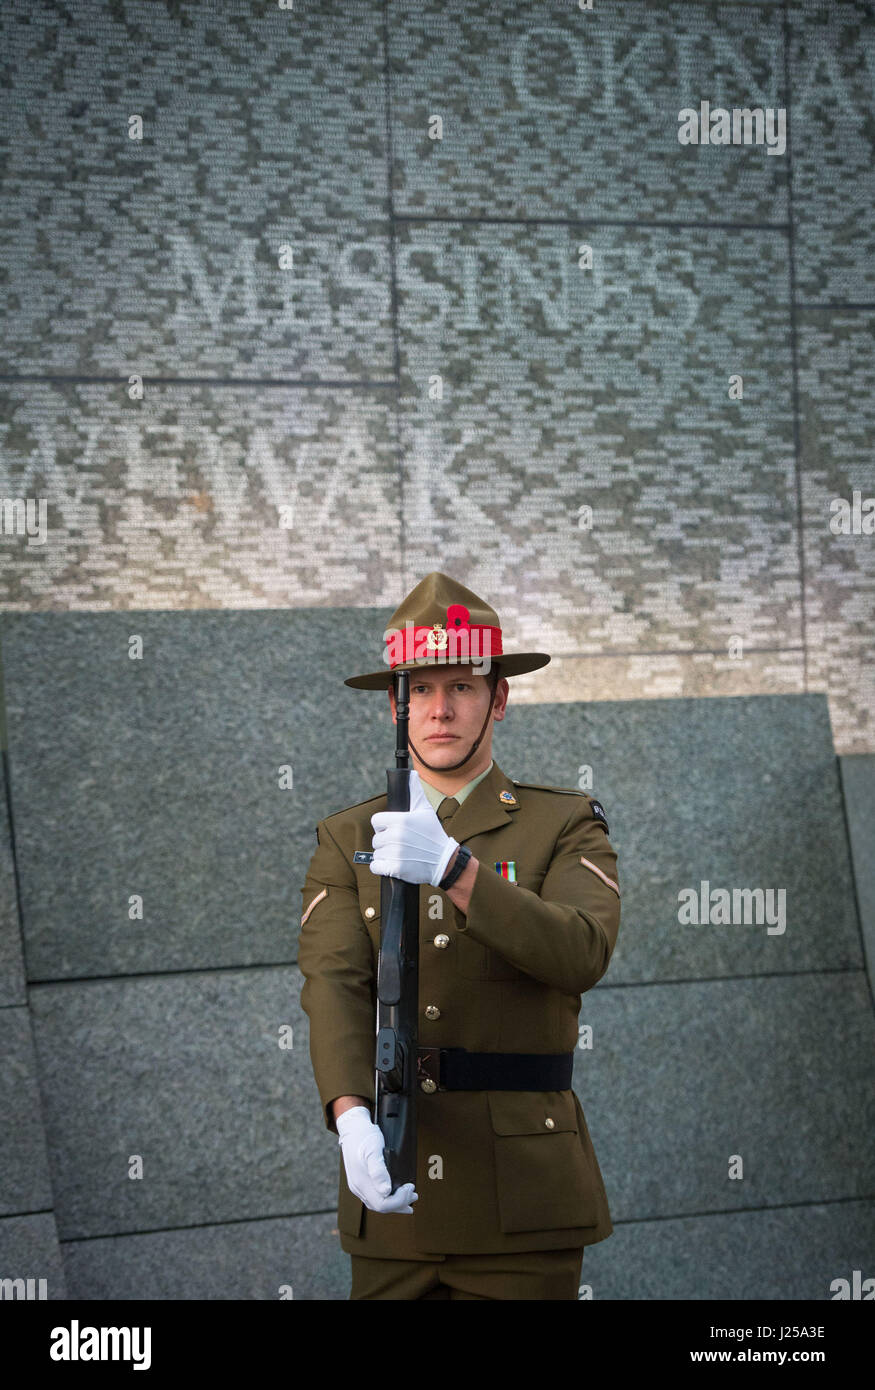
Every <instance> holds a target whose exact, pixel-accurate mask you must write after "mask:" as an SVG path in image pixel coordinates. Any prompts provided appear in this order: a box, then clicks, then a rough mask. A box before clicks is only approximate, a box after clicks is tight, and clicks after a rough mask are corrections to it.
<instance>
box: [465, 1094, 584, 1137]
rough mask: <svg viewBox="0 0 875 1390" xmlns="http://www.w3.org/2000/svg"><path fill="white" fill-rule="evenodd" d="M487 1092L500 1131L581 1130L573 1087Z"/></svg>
mask: <svg viewBox="0 0 875 1390" xmlns="http://www.w3.org/2000/svg"><path fill="white" fill-rule="evenodd" d="M486 1095H487V1098H488V1100H489V1113H490V1115H491V1117H492V1128H493V1129H494V1131H495V1133H496V1134H555V1133H557V1131H558V1132H561V1131H563V1130H571V1131H574V1132H576V1131H577V1111H576V1110H575V1108H574V1092H573V1091H487V1092H486ZM548 1121H552V1123H548Z"/></svg>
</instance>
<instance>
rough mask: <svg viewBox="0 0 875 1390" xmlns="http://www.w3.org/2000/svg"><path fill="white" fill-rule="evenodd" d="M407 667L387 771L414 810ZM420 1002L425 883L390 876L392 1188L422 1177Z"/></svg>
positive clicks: (383, 989)
mask: <svg viewBox="0 0 875 1390" xmlns="http://www.w3.org/2000/svg"><path fill="white" fill-rule="evenodd" d="M409 694H410V688H409V673H408V672H407V671H398V672H396V674H395V715H396V724H395V729H396V740H395V763H396V766H395V767H394V768H389V769H388V770H387V772H386V781H387V801H386V810H387V811H409V810H410V768H409V750H408V746H407V721H408V715H409ZM418 1008H419V886H418V884H415V883H405V882H404V880H403V879H400V878H390V877H389V876H388V875H384V876H383V878H382V881H381V884H380V951H379V956H378V960H377V1049H376V1123H377V1124H378V1125H379V1127H380V1129H381V1130H382V1131H383V1136H384V1138H385V1141H386V1144H385V1148H384V1151H383V1158H384V1161H385V1163H386V1168H387V1169H388V1172H389V1176H390V1178H391V1179H392V1190H393V1191H394V1190H395V1189H396V1188H397V1187H399V1186H401V1185H402V1184H403V1183H406V1182H412V1183H415V1182H416V1099H417V1093H416V1047H417V1015H418Z"/></svg>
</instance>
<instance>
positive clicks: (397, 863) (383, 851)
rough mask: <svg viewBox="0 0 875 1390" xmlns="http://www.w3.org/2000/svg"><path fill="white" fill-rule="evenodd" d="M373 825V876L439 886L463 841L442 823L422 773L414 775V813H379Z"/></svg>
mask: <svg viewBox="0 0 875 1390" xmlns="http://www.w3.org/2000/svg"><path fill="white" fill-rule="evenodd" d="M371 825H372V826H373V827H374V832H375V833H374V857H373V859H372V860H371V864H370V868H371V873H372V874H388V875H389V876H390V877H391V878H400V879H403V880H404V882H405V883H430V884H431V885H432V887H433V888H437V887H438V885H439V884H440V881H441V879H442V878H443V877H444V875H445V874H446V872H447V865H448V864H449V862H450V860H451V859H452V857H453V855H454V854H455V852H456V850H457V849H458V848H459V841H458V840H454V839H453V837H452V835H448V834H447V832H446V831H445V830H444V828H443V826H442V825H441V823H440V821H439V820H438V815H437V811H435V809H434V807H433V806H432V804H431V802H430V801H429V799H428V797H427V796H426V794H425V792H424V791H423V790H422V783H421V782H420V780H419V773H418V772H416V771H412V772H411V774H410V810H409V811H377V812H376V813H375V814H374V815H373V816H371Z"/></svg>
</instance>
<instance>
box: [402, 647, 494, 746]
mask: <svg viewBox="0 0 875 1390" xmlns="http://www.w3.org/2000/svg"><path fill="white" fill-rule="evenodd" d="M491 685H492V677H491V676H490V677H487V676H481V675H478V674H475V673H474V672H473V671H472V670H471V667H470V666H456V667H446V668H440V667H438V668H434V667H425V668H423V669H422V670H421V671H411V672H410V716H409V720H410V722H409V726H408V732H409V734H410V740H411V742H412V743H414V744H415V745H416V747H417V748H419V749H421V750H422V756H423V757H424V758H425V759H426V761H427V762H429V763H431V765H432V766H433V767H444V766H445V767H452V765H453V764H454V763H457V762H458V761H459V758H460V757H461V756H462V753H463V752H464V751H465V750H466V749H468V748H470V747H471V744H472V743H473V742H474V740H475V738H476V737H477V735H478V734H479V732H480V729H481V727H482V724H483V720H484V719H485V718H486V711H487V710H488V708H489V697H490V694H491ZM509 691H510V687H509V685H508V683H507V681H506V680H500V681H499V682H498V689H497V691H496V693H495V704H494V705H493V707H492V715H493V718H495V719H503V718H504V711H505V708H506V705H507V697H508V694H509ZM389 703H390V705H391V708H392V720H393V723H394V722H395V720H396V712H395V692H394V690H392V688H391V687H390V688H389ZM491 742H492V724H491V720H490V724H489V726H488V727H487V730H486V733H485V734H484V735H483V742H482V743H481V745H480V749H479V750H478V751H481V750H483V751H486V752H487V753H488V752H489V749H490V745H491Z"/></svg>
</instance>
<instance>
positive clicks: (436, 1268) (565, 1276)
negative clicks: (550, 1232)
mask: <svg viewBox="0 0 875 1390" xmlns="http://www.w3.org/2000/svg"><path fill="white" fill-rule="evenodd" d="M350 1260H351V1262H352V1289H351V1291H350V1295H349V1296H350V1298H356V1299H359V1298H396V1299H413V1298H469V1299H470V1298H481V1299H498V1298H510V1299H538V1298H550V1299H576V1298H577V1292H578V1286H579V1284H580V1273H581V1266H582V1263H583V1247H581V1248H579V1249H571V1250H527V1251H525V1252H524V1253H522V1254H519V1255H444V1256H443V1257H442V1258H440V1259H436V1260H376V1259H370V1258H369V1257H367V1256H365V1255H350Z"/></svg>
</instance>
